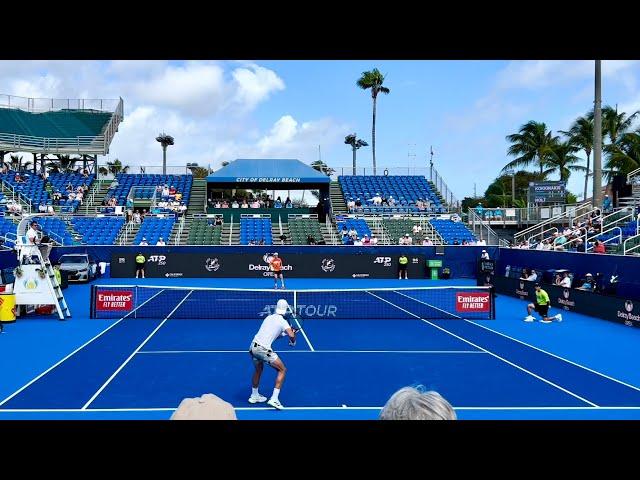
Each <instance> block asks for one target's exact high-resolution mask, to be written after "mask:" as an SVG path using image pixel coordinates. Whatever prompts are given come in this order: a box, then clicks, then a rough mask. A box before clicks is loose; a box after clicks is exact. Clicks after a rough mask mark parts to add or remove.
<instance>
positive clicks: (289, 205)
mask: <svg viewBox="0 0 640 480" xmlns="http://www.w3.org/2000/svg"><path fill="white" fill-rule="evenodd" d="M284 208H293V202H291V199H290V198H289V197H287V199H286V200H285V201H284Z"/></svg>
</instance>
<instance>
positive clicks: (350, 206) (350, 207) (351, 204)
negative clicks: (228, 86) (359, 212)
mask: <svg viewBox="0 0 640 480" xmlns="http://www.w3.org/2000/svg"><path fill="white" fill-rule="evenodd" d="M355 209H356V202H354V201H353V198H349V201H348V202H347V210H348V211H349V213H353V212H354V211H355Z"/></svg>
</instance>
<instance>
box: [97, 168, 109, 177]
mask: <svg viewBox="0 0 640 480" xmlns="http://www.w3.org/2000/svg"><path fill="white" fill-rule="evenodd" d="M98 173H99V174H100V175H108V174H109V170H108V169H107V168H105V167H99V168H98Z"/></svg>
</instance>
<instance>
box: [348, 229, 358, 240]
mask: <svg viewBox="0 0 640 480" xmlns="http://www.w3.org/2000/svg"><path fill="white" fill-rule="evenodd" d="M349 236H350V237H351V238H353V239H354V240H355V238H356V237H357V236H358V232H357V230H356V229H355V228H353V227H351V228H350V229H349Z"/></svg>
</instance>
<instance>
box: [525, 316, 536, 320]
mask: <svg viewBox="0 0 640 480" xmlns="http://www.w3.org/2000/svg"><path fill="white" fill-rule="evenodd" d="M524 321H525V322H535V321H536V319H535V318H533V316H531V315H528V316H526V317H524Z"/></svg>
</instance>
